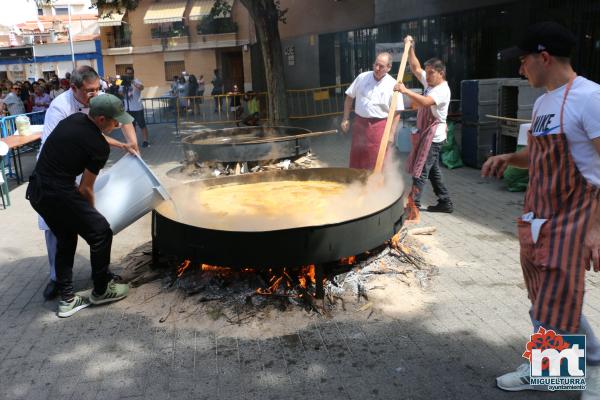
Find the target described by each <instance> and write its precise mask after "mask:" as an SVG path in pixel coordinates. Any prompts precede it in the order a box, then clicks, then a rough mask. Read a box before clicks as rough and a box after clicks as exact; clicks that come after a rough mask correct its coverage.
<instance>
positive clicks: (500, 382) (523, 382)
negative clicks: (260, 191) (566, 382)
mask: <svg viewBox="0 0 600 400" xmlns="http://www.w3.org/2000/svg"><path fill="white" fill-rule="evenodd" d="M530 379H531V375H530V366H529V364H528V363H524V364H521V365H520V366H519V368H517V370H516V371H513V372H509V373H508V374H504V375H502V376H499V377H498V378H496V385H497V386H498V387H499V388H500V389H502V390H507V391H509V392H518V391H520V390H540V391H548V387H547V386H543V385H542V386H533V385H530V384H529V381H530Z"/></svg>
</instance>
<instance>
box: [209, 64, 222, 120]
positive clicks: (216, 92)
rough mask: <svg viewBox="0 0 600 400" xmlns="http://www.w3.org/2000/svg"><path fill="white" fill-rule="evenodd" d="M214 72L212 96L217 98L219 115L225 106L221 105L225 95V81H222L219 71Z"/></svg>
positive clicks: (216, 110)
mask: <svg viewBox="0 0 600 400" xmlns="http://www.w3.org/2000/svg"><path fill="white" fill-rule="evenodd" d="M214 72H215V76H214V77H213V79H212V81H211V83H212V85H213V88H212V92H211V93H210V94H211V95H212V96H214V98H215V112H216V113H218V112H220V111H221V109H222V108H223V105H222V104H221V95H222V94H223V79H221V75H219V70H218V69H215V71H214Z"/></svg>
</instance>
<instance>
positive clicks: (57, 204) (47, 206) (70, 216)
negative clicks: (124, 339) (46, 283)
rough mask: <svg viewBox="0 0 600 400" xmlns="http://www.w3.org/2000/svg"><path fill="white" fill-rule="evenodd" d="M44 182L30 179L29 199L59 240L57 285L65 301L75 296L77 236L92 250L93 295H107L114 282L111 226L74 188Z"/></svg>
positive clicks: (47, 181) (38, 178) (57, 246)
mask: <svg viewBox="0 0 600 400" xmlns="http://www.w3.org/2000/svg"><path fill="white" fill-rule="evenodd" d="M42 180H43V179H41V178H40V177H39V176H32V177H31V178H30V182H29V186H28V187H27V199H29V202H30V203H31V206H32V207H33V208H34V209H35V211H37V213H38V214H40V215H41V216H42V218H44V221H46V224H48V227H49V228H50V230H51V231H52V232H53V233H54V235H55V236H56V239H57V245H56V259H55V263H56V283H57V286H58V290H59V292H60V294H61V297H62V299H63V300H70V299H71V298H73V295H74V291H73V262H74V258H75V250H76V249H77V236H78V235H79V236H81V237H82V238H83V239H84V240H85V241H86V242H87V243H88V245H89V246H90V263H91V265H92V280H93V281H94V291H95V292H96V293H97V294H102V293H104V292H105V291H106V287H107V285H108V282H109V280H110V279H111V276H110V274H109V269H108V266H109V264H110V250H111V245H112V237H113V233H112V231H111V229H110V225H109V224H108V222H107V221H106V219H105V218H104V217H103V216H102V214H100V213H99V212H98V211H96V209H95V208H94V207H92V206H91V205H90V203H89V202H88V201H87V200H86V199H85V198H84V197H83V196H82V195H81V194H80V193H79V192H78V190H77V189H76V188H75V187H73V186H69V185H68V184H64V183H58V182H53V181H49V180H43V182H42Z"/></svg>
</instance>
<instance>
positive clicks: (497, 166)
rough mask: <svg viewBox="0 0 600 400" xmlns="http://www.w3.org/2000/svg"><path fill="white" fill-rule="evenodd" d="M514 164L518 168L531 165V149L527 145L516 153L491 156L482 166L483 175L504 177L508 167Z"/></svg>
mask: <svg viewBox="0 0 600 400" xmlns="http://www.w3.org/2000/svg"><path fill="white" fill-rule="evenodd" d="M509 165H512V166H513V167H517V168H527V167H528V166H529V150H528V148H527V147H525V148H523V149H521V150H519V151H517V152H516V153H508V154H500V155H498V156H494V157H490V158H488V159H487V161H486V162H485V163H484V164H483V166H482V167H481V176H484V177H487V176H493V177H496V178H502V176H503V175H504V171H505V170H506V167H508V166H509Z"/></svg>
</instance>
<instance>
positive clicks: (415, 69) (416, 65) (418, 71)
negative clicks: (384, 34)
mask: <svg viewBox="0 0 600 400" xmlns="http://www.w3.org/2000/svg"><path fill="white" fill-rule="evenodd" d="M409 43H410V50H408V65H410V70H411V71H412V73H413V75H414V76H415V77H416V78H417V80H418V81H419V82H421V77H422V75H423V68H421V63H420V62H419V59H418V58H417V55H416V54H415V41H414V39H413V37H412V36H410V35H408V36H406V37H405V38H404V45H406V44H409Z"/></svg>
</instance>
